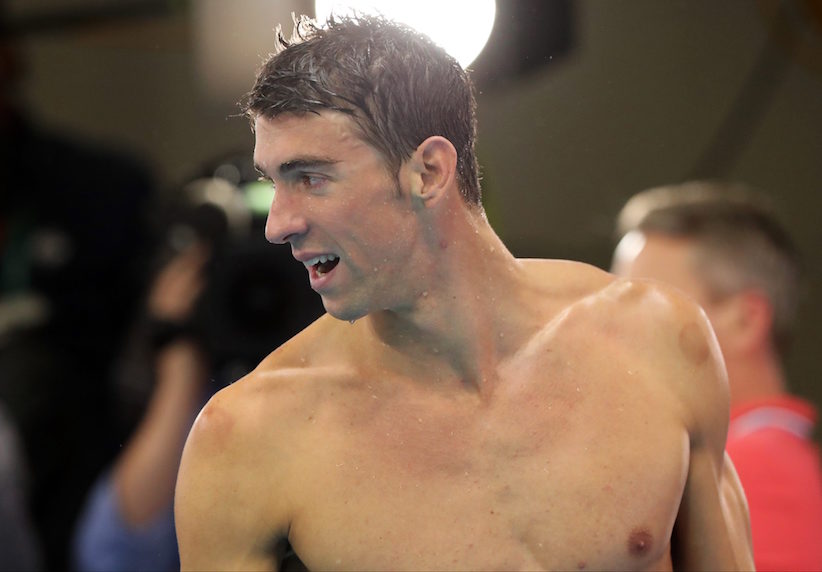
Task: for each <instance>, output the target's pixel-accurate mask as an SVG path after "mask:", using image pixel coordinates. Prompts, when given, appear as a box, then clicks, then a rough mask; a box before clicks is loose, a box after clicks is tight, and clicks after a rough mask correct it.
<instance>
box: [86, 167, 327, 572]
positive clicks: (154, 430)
mask: <svg viewBox="0 0 822 572" xmlns="http://www.w3.org/2000/svg"><path fill="white" fill-rule="evenodd" d="M205 171H206V173H207V175H208V176H206V177H203V178H198V179H195V180H194V181H192V182H190V183H189V184H187V185H185V186H184V188H183V189H182V192H181V193H178V195H179V196H178V197H175V198H174V199H173V200H172V202H171V203H170V204H166V205H163V206H162V212H158V214H157V217H155V218H157V219H159V220H161V221H162V222H161V224H160V228H159V229H157V230H158V231H159V235H160V236H159V241H158V243H157V247H156V248H157V253H156V257H157V259H158V262H157V263H156V266H157V267H158V270H157V271H156V272H155V274H154V277H153V279H152V280H151V282H150V286H149V288H148V293H147V295H146V298H145V303H144V308H143V310H142V312H141V314H140V316H139V317H138V319H137V321H136V323H135V326H134V327H133V329H132V334H131V335H130V338H129V343H128V344H127V347H126V350H125V352H124V355H123V356H122V357H121V359H120V360H119V367H118V368H117V371H118V374H117V376H116V377H117V386H118V387H120V392H119V393H120V395H121V397H122V403H121V409H120V411H121V413H120V414H119V415H120V417H121V419H122V420H123V422H124V423H126V424H127V423H128V420H129V419H130V418H131V417H132V416H133V415H134V413H135V410H137V409H140V411H139V421H138V422H137V424H136V430H135V431H134V433H133V434H132V435H131V436H130V438H129V439H128V441H127V445H126V447H125V448H124V449H123V451H122V453H121V454H120V455H119V456H118V458H117V459H116V460H115V462H114V463H113V466H112V468H111V469H110V470H107V471H105V472H104V473H103V474H102V475H101V477H100V479H98V481H97V483H96V485H95V487H94V489H93V491H92V492H91V494H90V495H89V497H88V499H87V501H86V504H85V507H84V510H83V513H82V515H81V518H80V519H79V521H78V524H77V528H76V531H75V538H74V545H73V559H74V568H75V569H77V570H79V571H81V572H85V571H106V572H114V571H120V570H122V571H143V570H145V571H160V570H177V569H179V566H180V564H179V556H178V552H177V541H176V536H175V530H174V517H173V497H174V487H175V483H176V475H177V469H178V466H179V462H180V455H181V452H182V448H183V444H184V442H185V438H186V436H187V434H188V431H189V429H190V427H191V424H192V423H193V421H194V418H195V416H196V414H197V413H198V412H199V410H200V409H201V408H202V406H203V405H204V404H205V402H206V401H207V399H208V398H209V397H211V395H212V394H213V393H214V392H215V391H217V390H218V389H220V388H221V387H223V386H225V385H226V384H228V383H230V382H232V381H233V380H234V379H236V378H238V377H241V376H242V375H244V374H245V373H247V372H248V371H249V370H250V369H251V368H252V367H253V366H254V365H255V364H256V363H257V361H259V360H260V359H262V357H263V356H264V355H265V352H266V351H267V349H268V347H269V344H272V343H273V344H277V343H281V342H282V340H284V339H287V338H288V337H290V336H291V335H294V334H296V333H297V332H298V331H299V330H300V329H302V328H303V327H304V326H306V325H307V324H309V323H310V322H311V321H312V320H313V319H315V318H316V317H318V316H319V315H320V314H321V312H322V304H321V302H320V300H319V298H318V297H317V296H315V295H313V294H311V293H308V292H305V291H304V290H302V289H298V288H295V287H294V286H293V285H295V284H297V282H298V281H299V279H301V278H302V272H303V270H302V267H301V265H299V264H297V263H295V262H294V261H293V260H291V259H290V257H289V256H288V255H287V253H277V252H271V251H270V250H269V249H268V248H267V243H265V241H264V240H262V224H263V220H262V219H260V218H259V217H258V216H255V213H254V209H253V197H254V196H255V193H257V192H260V191H262V192H263V193H265V191H266V188H268V189H269V192H271V191H270V186H269V185H267V184H266V183H259V182H257V181H256V178H257V177H256V173H255V172H254V170H253V166H252V165H251V162H250V159H249V157H247V156H246V155H243V157H242V158H239V157H237V158H234V157H227V158H224V159H222V160H220V161H217V162H216V164H215V165H209V166H207V167H206V168H205ZM243 172H245V174H243ZM215 173H216V174H215ZM212 175H214V176H212ZM217 175H219V176H217ZM224 177H228V178H224ZM249 177H250V178H251V179H252V180H249ZM229 178H230V179H231V180H229ZM266 204H267V203H266ZM254 231H256V233H255V232H254ZM258 243H259V244H258Z"/></svg>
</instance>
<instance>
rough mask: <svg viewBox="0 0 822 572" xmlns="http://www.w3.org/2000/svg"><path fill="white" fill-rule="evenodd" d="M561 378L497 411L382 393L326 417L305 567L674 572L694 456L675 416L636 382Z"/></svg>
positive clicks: (501, 403) (319, 436)
mask: <svg viewBox="0 0 822 572" xmlns="http://www.w3.org/2000/svg"><path fill="white" fill-rule="evenodd" d="M507 373H508V374H518V373H519V374H523V373H525V372H522V371H516V370H514V371H512V372H507ZM528 373H529V374H531V375H533V372H528ZM555 376H556V377H555V378H553V379H552V380H547V381H546V382H545V383H543V384H532V383H528V384H523V385H521V386H520V387H517V383H516V380H512V381H510V382H509V383H507V384H505V383H504V384H503V385H505V386H506V387H511V388H513V389H512V391H510V392H508V393H505V394H503V395H500V396H499V398H498V399H496V400H494V401H493V403H491V404H490V405H487V406H475V405H470V404H469V405H466V404H465V403H462V402H455V401H453V400H449V399H446V398H442V397H439V398H436V399H430V398H425V397H422V396H419V395H402V396H401V399H400V398H398V397H400V396H397V395H393V396H391V397H389V396H386V395H384V394H383V393H382V392H381V391H380V390H379V386H378V385H377V384H374V385H373V386H372V387H371V388H370V389H369V391H373V393H369V392H365V393H364V394H363V395H361V396H359V397H358V398H357V400H356V401H355V402H354V403H355V404H358V405H353V406H352V404H350V403H349V406H350V409H349V411H348V412H347V413H346V414H345V415H336V414H331V415H323V414H322V412H318V413H317V417H316V418H312V419H311V423H312V424H313V425H314V426H315V427H316V428H317V430H316V431H314V432H312V433H311V436H310V437H307V438H306V440H305V441H304V442H303V445H302V446H305V447H307V448H311V450H312V452H313V454H312V455H305V456H304V457H303V458H304V459H306V462H305V464H304V465H302V466H301V467H300V471H299V474H297V475H296V476H295V481H294V483H293V491H292V493H291V494H293V495H294V497H295V499H296V502H295V512H294V520H293V523H292V528H291V534H290V537H291V541H292V543H293V544H294V547H295V549H296V550H297V552H298V554H299V555H300V556H301V558H303V560H304V561H305V563H306V564H307V565H308V566H309V567H315V568H324V569H333V568H358V569H388V568H391V569H421V568H448V569H472V570H480V569H508V570H517V569H586V568H587V569H598V568H599V569H601V568H607V569H646V568H651V567H653V568H669V567H670V556H669V541H670V535H671V530H672V527H673V523H674V520H675V517H676V513H677V510H678V506H679V499H680V496H681V493H682V487H683V486H684V480H685V474H686V472H687V456H688V449H687V447H688V444H687V435H686V434H685V432H684V431H683V429H682V427H681V426H680V425H679V424H678V423H677V422H676V421H674V419H675V416H673V415H672V412H671V410H670V409H669V408H668V405H669V404H667V403H666V402H665V401H664V399H658V398H655V397H654V396H653V395H650V396H649V395H648V394H647V393H646V392H644V391H643V389H642V388H641V387H632V386H631V385H630V380H628V379H627V378H626V380H621V379H620V381H621V382H624V383H618V384H610V383H606V384H603V383H597V384H592V383H591V381H590V380H589V377H588V375H587V372H584V371H576V372H574V371H571V370H568V371H562V372H555ZM503 382H505V380H503ZM595 389H596V390H597V391H594V390H595ZM309 417H311V415H310V414H309Z"/></svg>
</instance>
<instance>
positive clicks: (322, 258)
mask: <svg viewBox="0 0 822 572" xmlns="http://www.w3.org/2000/svg"><path fill="white" fill-rule="evenodd" d="M337 258H338V256H337V255H335V254H321V255H320V256H315V257H314V258H312V259H311V260H306V261H305V262H304V264H305V265H306V266H314V265H315V264H322V263H323V262H328V261H329V260H337Z"/></svg>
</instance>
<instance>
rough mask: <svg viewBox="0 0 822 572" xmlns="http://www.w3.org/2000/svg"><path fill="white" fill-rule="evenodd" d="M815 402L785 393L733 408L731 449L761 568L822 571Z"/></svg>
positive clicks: (821, 481)
mask: <svg viewBox="0 0 822 572" xmlns="http://www.w3.org/2000/svg"><path fill="white" fill-rule="evenodd" d="M815 421H816V410H815V409H814V407H813V406H812V405H811V404H810V403H808V402H806V401H803V400H801V399H798V398H796V397H791V396H781V397H775V398H770V399H766V400H761V401H756V402H752V403H746V404H743V405H740V406H737V407H734V408H732V409H731V424H730V426H729V428H728V443H727V447H726V449H727V451H728V455H730V457H731V460H732V461H733V463H734V466H735V467H736V470H737V472H738V473H739V479H740V480H741V481H742V486H743V488H744V489H745V496H746V497H747V498H748V506H749V507H750V512H751V530H752V533H753V547H754V561H755V563H756V569H757V570H822V465H820V458H819V449H818V447H817V446H816V445H815V444H814V442H813V441H812V440H811V438H810V437H811V433H812V431H813V426H814V423H815Z"/></svg>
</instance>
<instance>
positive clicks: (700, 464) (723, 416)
mask: <svg viewBox="0 0 822 572" xmlns="http://www.w3.org/2000/svg"><path fill="white" fill-rule="evenodd" d="M673 306H674V313H675V323H676V324H677V325H676V330H678V331H679V335H678V346H679V350H680V352H681V354H682V357H681V358H680V359H679V362H678V363H677V361H676V358H674V364H673V373H674V376H675V379H674V380H673V382H674V386H675V388H676V390H677V392H678V393H679V395H680V397H681V399H682V404H683V406H684V407H683V411H684V415H685V418H686V423H687V425H688V431H689V435H690V459H689V468H688V476H687V481H686V484H685V490H684V494H683V498H682V502H681V505H680V510H679V514H678V515H677V520H676V524H675V527H674V538H673V539H672V552H673V553H672V557H673V564H674V568H675V569H682V570H753V569H754V566H753V552H752V546H751V534H750V521H749V517H748V507H747V502H746V500H745V495H744V493H743V491H742V487H741V485H740V484H739V479H738V478H737V476H736V471H735V470H734V468H733V464H732V463H731V461H730V459H729V458H728V456H727V455H726V454H725V451H724V449H725V438H726V435H727V429H728V387H727V385H728V384H727V374H726V372H725V366H724V363H723V361H722V357H721V354H720V351H719V347H718V344H717V342H716V338H715V337H714V335H713V331H712V330H711V328H710V326H709V324H708V321H707V319H706V318H705V316H704V314H703V313H702V311H701V310H699V309H698V308H697V307H696V306H694V305H692V304H691V303H690V302H687V301H684V300H680V301H675V302H674V304H673ZM676 330H675V331H676Z"/></svg>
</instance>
